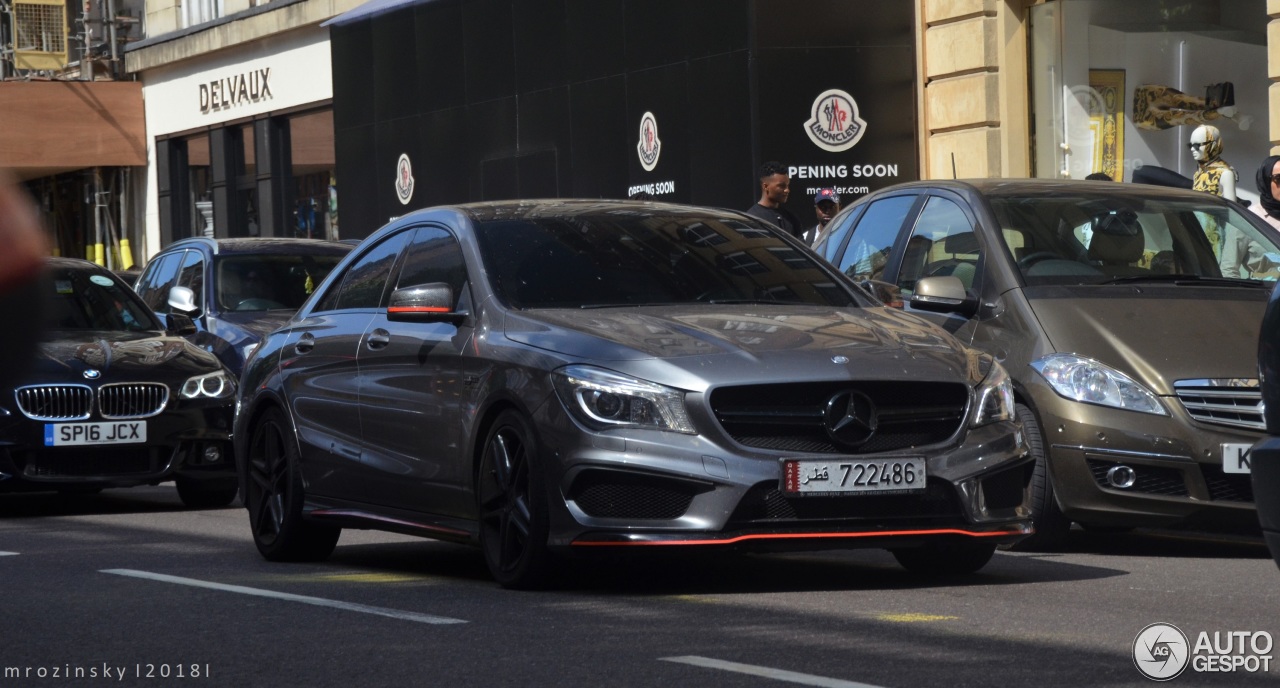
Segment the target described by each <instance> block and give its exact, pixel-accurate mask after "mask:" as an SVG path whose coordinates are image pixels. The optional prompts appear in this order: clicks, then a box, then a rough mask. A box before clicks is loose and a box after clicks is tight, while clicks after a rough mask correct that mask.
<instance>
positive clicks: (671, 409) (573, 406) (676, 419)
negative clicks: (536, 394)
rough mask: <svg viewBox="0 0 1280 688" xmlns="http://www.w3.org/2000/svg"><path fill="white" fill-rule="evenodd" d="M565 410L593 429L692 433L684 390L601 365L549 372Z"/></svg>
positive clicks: (580, 366) (575, 366)
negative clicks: (631, 375)
mask: <svg viewBox="0 0 1280 688" xmlns="http://www.w3.org/2000/svg"><path fill="white" fill-rule="evenodd" d="M552 379H553V380H554V381H555V387H556V393H557V394H559V396H560V401H561V402H562V403H564V407H565V408H566V409H568V410H569V413H570V414H572V415H573V417H574V418H577V419H578V421H580V422H581V423H582V424H583V425H586V426H587V427H589V428H593V429H596V430H604V429H608V428H654V429H656V430H670V431H672V432H680V433H684V434H687V435H693V434H696V433H695V431H694V429H693V424H692V423H690V422H689V414H688V413H686V412H685V408H684V392H682V391H680V390H678V389H674V388H672V387H666V386H663V385H659V384H656V383H653V382H648V381H646V380H639V379H636V378H633V377H628V376H626V375H621V374H619V373H615V372H613V371H610V370H604V369H602V368H593V367H591V366H584V365H572V366H567V367H564V368H561V369H560V370H557V371H555V372H554V373H552Z"/></svg>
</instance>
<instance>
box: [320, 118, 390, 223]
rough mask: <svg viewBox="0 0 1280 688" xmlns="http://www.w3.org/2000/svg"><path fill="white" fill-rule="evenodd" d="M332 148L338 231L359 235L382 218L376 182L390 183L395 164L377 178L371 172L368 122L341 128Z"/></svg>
mask: <svg viewBox="0 0 1280 688" xmlns="http://www.w3.org/2000/svg"><path fill="white" fill-rule="evenodd" d="M335 104H336V103H335ZM333 148H334V156H335V159H336V165H337V168H338V173H337V182H338V235H339V236H340V237H342V238H343V239H363V238H364V237H367V236H369V234H371V233H372V232H373V231H374V230H375V229H377V228H378V227H381V226H382V223H384V222H386V217H384V216H382V215H380V214H379V213H378V200H377V195H378V186H379V185H380V184H385V185H387V186H390V185H391V184H392V175H393V174H395V168H394V167H391V168H389V169H388V171H387V174H386V176H385V178H384V179H382V180H381V181H380V180H379V178H378V177H377V176H376V175H374V171H375V170H376V169H377V163H376V157H377V155H376V154H377V144H376V142H375V140H374V135H373V125H371V124H370V125H366V126H363V127H350V128H347V129H344V130H342V131H341V132H339V133H338V134H337V136H336V137H335V139H334V146H333Z"/></svg>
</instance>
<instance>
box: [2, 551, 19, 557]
mask: <svg viewBox="0 0 1280 688" xmlns="http://www.w3.org/2000/svg"><path fill="white" fill-rule="evenodd" d="M16 556H18V553H17V552H0V557H16Z"/></svg>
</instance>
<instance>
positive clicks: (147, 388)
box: [0, 258, 238, 507]
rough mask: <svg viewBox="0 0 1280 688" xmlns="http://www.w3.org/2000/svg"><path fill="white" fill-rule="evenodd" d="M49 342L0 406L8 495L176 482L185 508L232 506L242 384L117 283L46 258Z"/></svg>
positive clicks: (96, 270)
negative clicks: (233, 440)
mask: <svg viewBox="0 0 1280 688" xmlns="http://www.w3.org/2000/svg"><path fill="white" fill-rule="evenodd" d="M44 284H45V285H46V288H47V294H46V297H47V300H46V304H45V305H46V306H47V307H46V309H45V312H46V318H45V323H44V326H45V336H44V341H43V342H42V343H41V345H40V347H39V351H38V354H37V357H36V360H35V361H34V362H32V364H31V365H29V366H27V367H26V369H25V371H24V372H23V373H22V374H21V375H20V376H19V381H18V382H17V384H16V385H14V386H13V387H12V388H11V389H6V390H3V392H2V393H0V394H2V396H0V492H14V491H50V490H57V491H86V490H96V489H100V488H106V487H129V486H135V485H154V484H158V483H161V482H166V481H170V480H172V481H174V482H175V483H176V484H177V488H178V494H179V496H180V497H181V498H182V501H183V503H185V504H187V505H188V506H193V507H213V506H224V505H226V504H228V503H230V502H231V500H233V499H235V496H236V492H237V487H238V486H237V483H236V480H235V477H234V476H235V473H234V461H233V460H232V458H231V455H230V452H231V442H230V439H231V436H230V434H231V425H232V420H233V416H234V406H233V405H234V403H235V381H234V380H233V379H232V378H231V377H230V376H229V375H228V374H227V373H226V371H225V369H224V368H223V367H222V364H221V363H219V362H218V359H217V358H215V357H214V356H213V354H210V353H208V352H206V351H202V350H201V349H199V348H196V347H195V346H192V345H191V344H188V343H187V342H186V340H184V339H183V338H182V337H181V336H179V334H181V332H179V331H176V330H184V329H189V328H191V322H190V320H189V319H187V318H185V317H182V316H178V317H176V318H175V317H173V316H170V321H169V323H168V324H169V326H170V328H166V327H165V325H164V324H162V323H161V322H160V320H159V319H158V318H157V316H156V315H155V314H154V313H153V312H152V311H151V310H149V309H148V308H147V307H146V305H145V304H144V303H143V302H142V301H141V300H140V299H139V298H138V296H137V295H136V294H135V293H134V292H133V291H132V290H131V289H130V288H129V287H128V286H127V285H126V284H125V283H124V282H122V281H121V280H120V279H119V278H118V277H116V276H115V275H113V274H112V273H111V272H109V271H107V270H105V269H103V268H101V267H98V266H96V265H94V264H93V263H90V262H87V261H83V260H75V259H69V258H51V259H49V260H48V264H47V269H46V274H45V281H44Z"/></svg>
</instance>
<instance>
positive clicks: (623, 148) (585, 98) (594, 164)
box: [569, 76, 637, 198]
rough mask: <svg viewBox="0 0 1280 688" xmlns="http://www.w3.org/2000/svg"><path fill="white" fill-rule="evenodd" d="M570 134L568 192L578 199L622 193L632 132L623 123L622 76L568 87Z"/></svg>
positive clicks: (625, 105) (624, 192)
mask: <svg viewBox="0 0 1280 688" xmlns="http://www.w3.org/2000/svg"><path fill="white" fill-rule="evenodd" d="M569 94H570V97H569V100H570V108H571V111H570V115H569V118H570V121H571V122H572V123H573V128H572V131H571V135H572V137H573V143H572V151H571V153H570V156H571V157H570V167H571V168H572V169H571V170H570V176H571V179H572V184H571V185H570V187H569V189H570V191H569V195H570V196H577V197H579V198H623V197H625V196H626V189H627V182H628V175H629V170H630V168H629V163H628V161H629V160H631V159H632V158H633V157H634V155H633V154H631V153H629V152H628V150H627V148H628V144H629V143H634V142H635V141H636V140H637V139H636V138H635V131H634V129H632V128H631V127H630V125H628V124H627V122H628V119H627V91H626V79H625V78H624V77H621V76H616V77H613V78H609V79H595V80H592V81H586V82H582V83H576V84H573V85H572V86H570V87H569Z"/></svg>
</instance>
